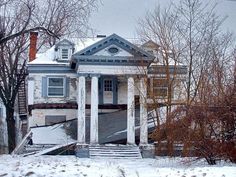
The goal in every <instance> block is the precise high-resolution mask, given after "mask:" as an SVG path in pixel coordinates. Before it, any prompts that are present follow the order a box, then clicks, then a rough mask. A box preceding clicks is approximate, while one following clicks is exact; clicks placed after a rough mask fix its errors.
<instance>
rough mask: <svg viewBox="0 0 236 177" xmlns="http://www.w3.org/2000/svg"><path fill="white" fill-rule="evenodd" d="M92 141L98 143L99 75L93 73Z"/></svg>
mask: <svg viewBox="0 0 236 177" xmlns="http://www.w3.org/2000/svg"><path fill="white" fill-rule="evenodd" d="M90 143H91V144H98V76H96V75H92V81H91V119H90Z"/></svg>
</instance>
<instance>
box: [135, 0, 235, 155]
mask: <svg viewBox="0 0 236 177" xmlns="http://www.w3.org/2000/svg"><path fill="white" fill-rule="evenodd" d="M223 21H224V18H221V17H219V16H217V15H216V14H215V5H214V4H209V3H202V1H200V0H182V1H180V3H179V4H174V3H173V4H171V5H170V6H169V7H168V8H166V9H161V8H160V7H156V8H155V10H154V11H153V12H148V13H147V15H146V17H145V18H143V19H141V20H140V26H139V27H140V28H139V34H140V36H141V38H144V39H150V40H153V41H154V42H156V43H157V44H160V46H161V47H160V49H161V52H160V55H159V59H162V60H163V63H162V64H163V65H164V68H165V69H166V71H165V75H166V77H167V78H168V79H167V82H168V95H167V96H168V97H167V98H168V99H167V102H166V105H167V107H169V108H167V117H166V121H165V122H164V123H163V125H162V126H161V125H160V127H159V128H157V131H156V132H155V134H154V138H157V139H156V140H167V142H168V141H169V143H167V145H168V147H167V148H168V150H169V151H171V147H173V146H172V145H173V141H179V140H184V139H185V138H187V137H185V136H183V137H181V136H180V134H179V133H180V132H181V131H183V130H184V129H186V130H188V129H189V128H191V124H190V123H189V122H191V120H189V119H191V116H190V115H188V107H190V106H192V104H193V105H195V104H197V103H201V104H203V103H204V102H202V97H206V98H208V99H209V96H210V98H211V97H212V96H213V95H208V96H207V95H206V94H205V92H206V93H209V88H208V87H210V83H211V82H214V83H218V86H217V87H212V85H211V89H212V91H213V92H212V93H214V94H216V95H218V96H219V95H221V97H222V96H223V95H222V93H223V91H222V90H224V89H226V88H225V84H226V82H229V81H230V79H227V78H230V76H232V75H231V74H230V73H229V72H231V71H232V70H231V69H227V67H226V66H228V68H232V53H231V51H232V47H231V46H232V45H233V43H232V34H230V33H223V32H222V31H221V24H222V23H223ZM160 49H159V51H160ZM168 54H171V55H172V56H171V57H170V56H168ZM168 61H172V63H173V65H174V68H177V66H178V64H179V63H183V64H184V65H187V67H188V73H187V75H188V76H187V83H186V85H185V93H186V98H185V105H186V107H184V110H185V113H182V111H180V112H178V111H175V112H172V111H173V109H171V107H172V105H173V102H172V97H171V88H173V85H175V84H176V80H177V77H176V76H178V74H177V73H176V72H177V70H175V69H174V71H173V72H172V73H171V72H170V65H168ZM230 61H231V62H230ZM213 66H215V67H213ZM216 66H218V69H216ZM210 68H211V69H212V70H211V71H210ZM175 71H176V72H175ZM213 71H214V72H213ZM213 73H217V74H218V76H219V77H213V76H212V74H213ZM220 76H221V77H220ZM211 78H218V79H220V78H221V79H220V80H217V82H216V80H213V79H211ZM208 81H209V83H208ZM220 86H221V87H220ZM220 91H221V92H220ZM214 98H215V96H214ZM217 98H219V97H217ZM221 99H222V98H219V100H221ZM200 100H201V101H200ZM214 101H216V100H212V101H211V103H214ZM208 103H209V105H210V102H209V100H208ZM158 108H159V107H158V106H157V107H156V109H158ZM181 110H183V109H181ZM185 116H186V117H188V119H187V120H186V121H183V122H184V124H181V125H182V126H181V127H179V129H178V130H180V131H179V132H178V136H175V131H173V130H174V129H175V128H174V127H175V126H176V124H178V122H179V121H182V120H180V119H181V118H183V117H185ZM161 129H162V130H161ZM162 135H163V136H162ZM186 135H188V139H191V138H192V136H191V134H190V133H189V134H188V133H186ZM163 137H164V138H163ZM159 143H160V142H159ZM185 145H186V147H184V149H186V148H187V143H185ZM170 154H171V153H170Z"/></svg>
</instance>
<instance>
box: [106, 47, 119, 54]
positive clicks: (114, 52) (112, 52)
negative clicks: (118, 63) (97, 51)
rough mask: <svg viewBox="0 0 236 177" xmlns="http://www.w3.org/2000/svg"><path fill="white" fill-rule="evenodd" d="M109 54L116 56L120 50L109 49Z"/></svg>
mask: <svg viewBox="0 0 236 177" xmlns="http://www.w3.org/2000/svg"><path fill="white" fill-rule="evenodd" d="M108 52H109V53H111V54H116V53H118V52H119V49H118V48H116V47H110V48H109V49H108Z"/></svg>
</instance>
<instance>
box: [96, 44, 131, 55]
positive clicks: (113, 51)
mask: <svg viewBox="0 0 236 177" xmlns="http://www.w3.org/2000/svg"><path fill="white" fill-rule="evenodd" d="M93 55H94V56H120V57H132V56H134V55H133V54H132V53H130V52H128V51H126V50H124V49H123V48H121V47H119V46H117V45H114V44H111V45H109V46H108V47H106V48H104V49H102V50H100V51H98V52H96V53H94V54H93Z"/></svg>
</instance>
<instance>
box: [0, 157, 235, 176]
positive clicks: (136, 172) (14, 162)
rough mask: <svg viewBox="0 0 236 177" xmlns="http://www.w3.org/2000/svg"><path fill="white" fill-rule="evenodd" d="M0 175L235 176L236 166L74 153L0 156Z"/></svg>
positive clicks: (177, 159)
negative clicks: (77, 154)
mask: <svg viewBox="0 0 236 177" xmlns="http://www.w3.org/2000/svg"><path fill="white" fill-rule="evenodd" d="M0 176H8V177H10V176H15V177H18V176H32V177H33V176H37V177H40V176H56V177H61V176H69V177H73V176H77V177H162V176H164V177H167V176H168V177H171V176H174V177H178V176H179V177H199V176H201V177H205V176H206V177H207V176H209V177H235V176H236V165H235V164H229V163H222V164H219V165H216V166H209V165H207V164H205V163H204V162H203V161H197V162H195V163H193V162H191V163H186V160H185V159H183V158H175V159H174V158H172V159H171V158H163V157H162V158H157V159H138V160H117V159H109V160H108V159H79V158H76V157H75V156H39V157H32V156H31V157H30V156H28V157H21V156H10V155H2V156H0Z"/></svg>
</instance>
